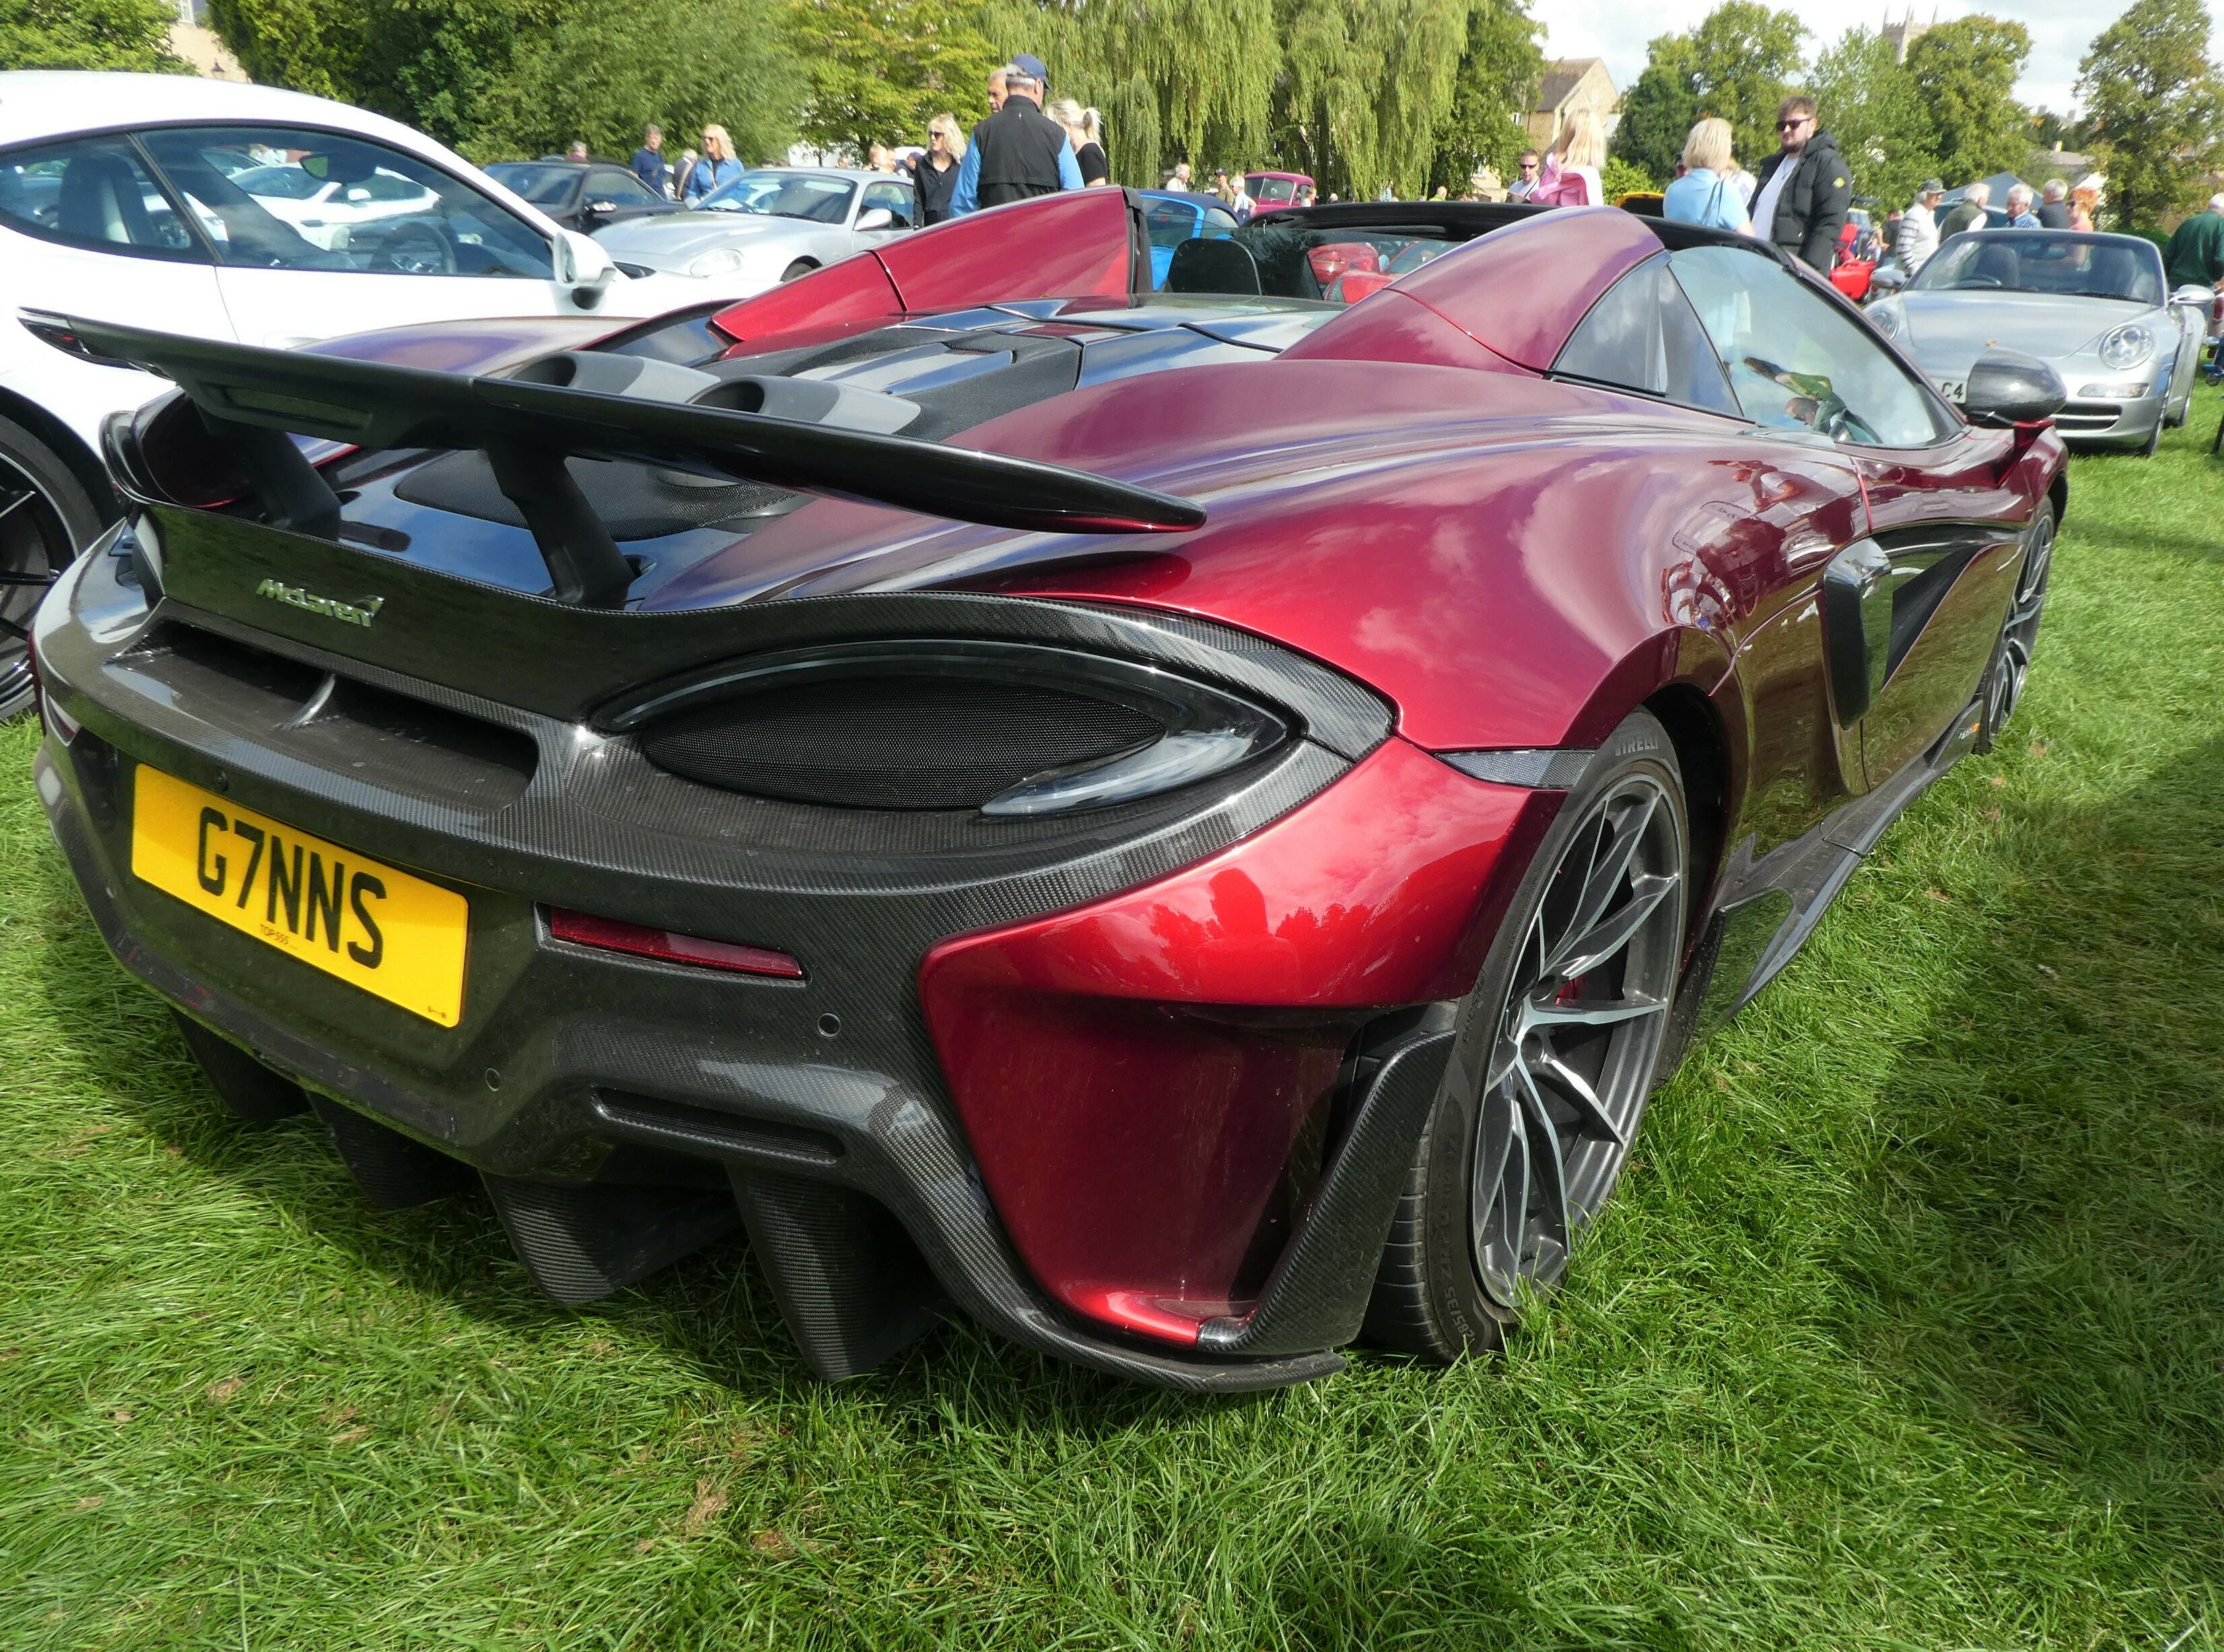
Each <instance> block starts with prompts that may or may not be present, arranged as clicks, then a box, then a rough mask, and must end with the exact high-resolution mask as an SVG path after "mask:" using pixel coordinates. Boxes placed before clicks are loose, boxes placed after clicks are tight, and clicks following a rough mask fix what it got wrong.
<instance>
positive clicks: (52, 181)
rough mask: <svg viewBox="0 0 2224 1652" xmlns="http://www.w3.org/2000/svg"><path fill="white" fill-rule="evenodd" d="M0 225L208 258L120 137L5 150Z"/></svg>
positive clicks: (141, 253)
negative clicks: (6, 151)
mask: <svg viewBox="0 0 2224 1652" xmlns="http://www.w3.org/2000/svg"><path fill="white" fill-rule="evenodd" d="M0 224H4V225H6V226H7V227H8V228H9V229H11V230H16V231H21V232H22V233H23V234H25V235H35V236H36V237H39V239H41V241H53V242H57V243H60V244H61V245H64V246H72V247H85V248H89V249H92V250H96V251H101V252H121V253H126V254H129V255H130V256H135V257H142V258H169V259H176V260H180V261H190V262H192V263H207V262H208V254H207V252H206V250H205V249H204V248H203V247H202V246H201V244H200V243H199V241H197V240H196V239H195V238H194V237H193V231H192V230H191V229H190V228H188V227H187V226H186V224H185V223H184V222H183V221H182V220H181V219H180V218H179V216H178V213H177V212H176V210H175V209H174V207H172V206H171V205H170V203H169V200H168V199H167V197H166V196H164V194H163V193H162V191H161V187H160V186H159V185H157V184H156V183H155V180H154V179H153V177H151V176H150V175H149V174H148V171H147V168H146V167H145V166H144V165H143V164H142V162H141V161H140V159H139V156H138V155H136V153H135V152H134V151H133V149H132V148H131V146H130V143H129V142H126V141H125V140H123V139H122V138H81V139H79V140H78V141H77V142H71V143H49V144H41V146H39V147H38V148H36V149H16V150H14V151H12V152H11V153H9V155H6V156H4V157H0Z"/></svg>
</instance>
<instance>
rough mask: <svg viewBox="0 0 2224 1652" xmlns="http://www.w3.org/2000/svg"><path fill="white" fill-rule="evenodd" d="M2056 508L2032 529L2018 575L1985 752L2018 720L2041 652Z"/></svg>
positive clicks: (1994, 678) (1995, 666)
mask: <svg viewBox="0 0 2224 1652" xmlns="http://www.w3.org/2000/svg"><path fill="white" fill-rule="evenodd" d="M2054 535H2055V525H2054V507H2053V506H2052V505H2048V504H2043V505H2041V506H2039V508H2038V516H2036V517H2034V518H2033V519H2032V521H2031V548H2030V549H2029V550H2028V551H2027V552H2026V553H2025V555H2024V560H2023V571H2022V572H2021V573H2019V574H2017V575H2016V588H2015V598H2014V600H2013V601H2012V602H2011V603H2009V604H2008V617H2007V619H2006V622H2005V623H2003V624H2002V625H2001V626H2000V642H1999V645H1998V646H1997V647H1995V648H1994V649H1993V662H1992V664H1991V666H1990V667H1988V668H1987V670H1986V672H1985V685H1984V700H1985V723H1984V728H1983V731H1981V733H1980V734H1979V736H1978V738H1977V750H1979V751H1980V752H1984V751H1990V750H1992V749H1993V743H1994V742H1995V741H1996V740H1997V739H1998V738H1999V736H2000V731H2001V730H2003V729H2005V728H2006V727H2007V725H2008V722H2009V719H2010V718H2013V717H2014V716H2015V710H2016V706H2018V705H2019V704H2020V703H2021V701H2022V699H2023V691H2024V685H2025V683H2027V682H2028V681H2029V680H2031V655H2032V653H2033V651H2034V650H2035V649H2037V648H2038V625H2039V622H2040V621H2041V620H2042V619H2044V617H2045V616H2046V585H2047V580H2048V579H2049V577H2050V575H2051V574H2052V573H2053V572H2054Z"/></svg>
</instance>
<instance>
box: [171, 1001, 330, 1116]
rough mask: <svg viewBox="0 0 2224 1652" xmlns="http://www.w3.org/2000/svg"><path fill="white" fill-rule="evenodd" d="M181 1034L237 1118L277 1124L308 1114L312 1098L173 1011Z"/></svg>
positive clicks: (242, 1052) (203, 1070) (237, 1047)
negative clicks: (303, 1113) (300, 1114)
mask: <svg viewBox="0 0 2224 1652" xmlns="http://www.w3.org/2000/svg"><path fill="white" fill-rule="evenodd" d="M170 1019H171V1020H173V1021H174V1022H177V1023H178V1033H179V1035H180V1037H182V1038H183V1039H184V1040H185V1041H186V1048H187V1049H189V1050H191V1051H192V1052H193V1064H194V1065H195V1066H196V1067H199V1068H200V1070H201V1076H202V1077H203V1078H205V1079H207V1080H208V1081H209V1085H210V1087H211V1088H212V1089H213V1090H214V1091H215V1092H217V1094H218V1095H219V1096H221V1097H222V1098H224V1106H225V1107H226V1108H228V1109H230V1110H231V1114H232V1117H235V1118H243V1119H245V1120H246V1121H247V1122H248V1123H250V1124H270V1123H276V1122H277V1121H278V1120H279V1119H281V1118H291V1117H293V1116H294V1114H296V1113H300V1112H306V1111H308V1106H309V1098H308V1097H307V1096H306V1095H305V1094H303V1093H302V1091H301V1086H299V1085H297V1084H295V1083H294V1081H293V1080H292V1079H287V1078H283V1077H281V1076H280V1075H279V1074H278V1073H273V1072H272V1071H271V1070H270V1069H269V1067H265V1066H263V1065H262V1062H260V1061H258V1060H256V1059H255V1058H254V1057H253V1056H251V1055H250V1054H248V1053H247V1052H246V1051H245V1050H243V1049H242V1048H239V1046H238V1045H237V1044H235V1043H233V1042H231V1041H230V1040H229V1039H225V1038H220V1037H218V1035H216V1034H214V1033H212V1032H211V1031H209V1029H207V1028H205V1027H204V1026H202V1025H201V1024H200V1022H197V1021H195V1020H194V1019H193V1017H192V1016H183V1015H180V1014H179V1013H178V1012H177V1011H176V1010H172V1011H170Z"/></svg>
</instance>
